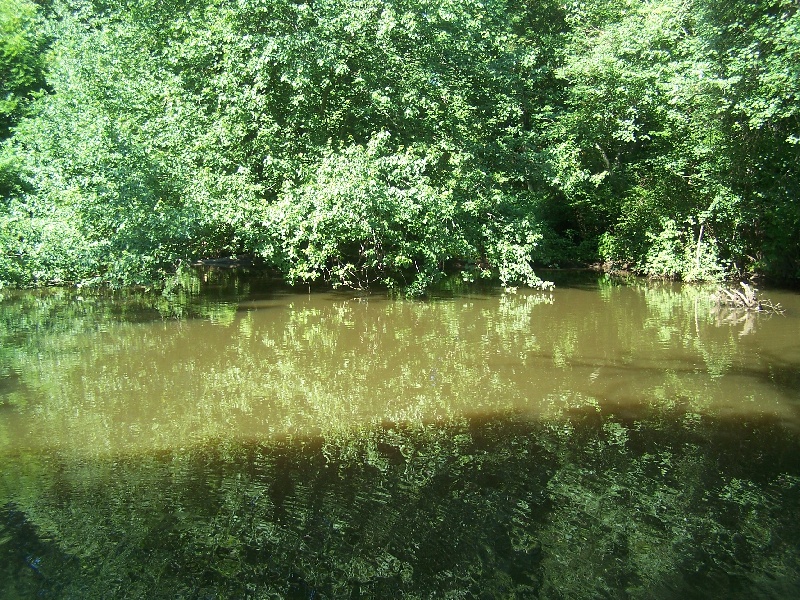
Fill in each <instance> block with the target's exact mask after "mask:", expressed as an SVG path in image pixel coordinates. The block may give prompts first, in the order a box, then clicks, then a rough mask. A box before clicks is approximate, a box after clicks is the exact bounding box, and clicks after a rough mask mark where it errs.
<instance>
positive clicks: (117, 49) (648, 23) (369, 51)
mask: <svg viewBox="0 0 800 600" xmlns="http://www.w3.org/2000/svg"><path fill="white" fill-rule="evenodd" d="M797 9H798V4H797V2H796V1H795V0H775V1H772V2H764V3H746V2H743V1H740V0H736V1H735V2H733V3H728V4H726V5H725V6H724V7H723V6H720V5H718V3H713V2H708V1H706V0H651V1H647V2H644V1H634V0H615V1H614V2H596V1H587V2H580V3H577V2H575V3H567V4H566V5H565V4H563V3H559V2H554V1H551V0H546V1H545V2H537V3H531V2H523V1H519V0H486V1H484V2H473V1H470V2H463V1H460V0H459V1H458V2H456V1H454V0H453V1H451V0H445V1H441V0H439V1H437V2H431V1H429V0H392V1H389V0H316V1H313V2H308V3H299V2H293V1H290V0H237V1H236V2H233V1H231V0H169V1H167V2H162V1H159V2H155V1H153V0H145V1H141V0H138V1H136V2H133V1H129V0H94V1H93V0H52V2H47V3H34V2H32V1H31V0H0V30H2V32H3V36H2V41H0V73H1V74H2V78H0V94H2V96H1V97H0V138H3V139H4V141H3V142H2V144H3V145H2V150H0V194H1V195H2V203H0V281H2V282H3V284H6V285H18V286H20V285H21V286H27V285H47V284H62V283H74V282H81V283H101V284H111V285H129V284H136V283H150V282H153V281H156V280H158V279H160V278H162V277H163V276H164V275H165V274H167V273H170V272H173V271H175V270H176V269H178V268H179V267H180V265H184V264H189V263H192V262H194V261H196V260H198V259H202V258H213V257H220V256H226V255H244V254H246V255H251V256H254V257H256V258H258V259H260V260H262V261H263V262H264V263H265V264H266V265H267V266H269V267H271V268H273V269H275V270H277V271H279V272H280V273H282V274H283V276H284V277H285V278H286V279H287V280H289V281H290V282H295V283H298V282H304V283H310V282H314V281H321V282H325V283H327V284H333V285H345V286H352V287H366V286H369V285H375V284H377V285H382V286H388V287H391V288H400V289H403V290H405V291H407V292H409V293H421V292H424V290H426V289H427V288H428V287H429V286H430V285H432V284H434V283H436V282H437V281H439V280H440V279H441V278H442V277H444V276H445V275H446V274H450V273H456V274H458V273H460V274H461V275H462V276H463V278H464V279H466V280H473V279H475V278H479V277H497V278H499V279H500V280H501V282H502V283H503V284H505V285H514V284H517V283H520V284H527V285H545V284H546V282H542V280H541V279H539V277H537V275H536V273H535V270H534V269H535V267H537V266H555V265H565V264H580V263H586V262H589V261H594V260H603V261H607V262H608V263H609V264H612V265H616V266H625V267H627V268H629V269H632V270H634V271H637V272H640V273H644V274H648V275H653V276H664V277H673V278H682V279H684V280H705V279H719V278H724V277H730V276H747V275H752V274H755V273H760V274H761V273H763V274H767V275H772V276H776V277H787V278H796V277H798V276H800V235H798V233H800V208H798V206H797V203H796V202H795V200H796V198H797V186H798V177H797V175H798V165H800V160H799V159H800V155H799V154H800V146H799V145H800V119H799V116H800V115H799V113H798V110H800V109H798V108H797V107H798V102H797V99H798V91H799V90H800V72H799V70H798V66H797V65H799V64H800V60H799V59H800V16H799V15H798V11H797Z"/></svg>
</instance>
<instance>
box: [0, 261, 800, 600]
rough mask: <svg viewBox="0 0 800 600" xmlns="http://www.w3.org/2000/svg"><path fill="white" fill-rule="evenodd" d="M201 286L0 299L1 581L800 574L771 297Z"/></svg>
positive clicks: (794, 350) (704, 583)
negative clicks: (435, 295)
mask: <svg viewBox="0 0 800 600" xmlns="http://www.w3.org/2000/svg"><path fill="white" fill-rule="evenodd" d="M206 280H207V282H206V283H207V284H213V283H214V280H213V278H211V279H209V277H208V276H207V277H206ZM217 283H218V285H208V286H207V287H205V288H203V289H200V287H199V286H198V285H197V284H196V282H195V283H192V282H191V281H190V282H189V283H188V284H186V285H183V284H181V285H178V284H176V285H175V286H174V287H173V288H171V289H170V290H169V293H168V294H167V295H165V296H155V295H152V294H141V295H139V296H135V297H132V298H126V299H124V300H123V299H120V298H115V297H110V296H94V297H92V296H89V295H88V294H85V293H84V294H83V295H81V296H80V297H79V294H78V292H77V291H52V292H47V293H39V294H10V293H9V294H6V296H5V297H4V298H2V300H0V473H1V474H2V475H0V506H2V507H3V509H2V511H0V521H2V531H1V532H0V555H1V556H0V565H3V564H4V565H5V566H4V567H0V596H2V597H9V598H13V597H24V598H27V597H41V596H44V597H76V598H77V597H81V598H83V597H98V598H101V597H102V598H111V597H126V598H158V597H170V598H173V597H187V598H228V597H252V598H266V597H296V598H348V597H352V598H355V597H365V598H367V597H369V598H374V597H396V596H397V594H398V593H399V592H401V593H402V594H403V595H404V596H406V597H418V598H428V597H484V598H508V597H542V598H560V597H570V598H596V597H615V598H616V597H620V598H622V597H642V598H653V597H656V598H657V597H662V598H668V597H675V596H681V597H683V596H688V597H708V596H716V597H719V596H726V595H727V597H731V595H735V594H738V593H741V592H743V591H746V592H747V593H746V594H745V596H746V597H751V596H753V595H760V596H763V597H796V596H797V592H798V591H800V552H798V547H800V546H799V544H800V519H798V517H800V514H798V512H800V452H799V451H800V437H798V433H797V424H798V407H799V406H800V403H798V400H800V386H798V385H797V384H798V382H799V381H800V378H799V377H798V372H800V370H799V365H800V345H799V344H798V342H797V340H798V336H797V332H798V320H797V319H798V314H800V311H798V308H800V302H799V301H798V298H797V297H796V296H792V295H782V294H778V293H777V292H776V293H775V295H774V300H776V301H779V302H781V304H783V306H784V307H786V309H787V310H786V315H785V316H783V317H773V318H769V317H767V318H762V316H756V318H755V319H752V320H751V321H744V322H739V321H737V320H728V319H720V318H719V315H718V314H715V313H714V312H713V311H711V310H710V307H709V305H708V304H707V303H705V301H704V299H705V298H706V297H707V296H704V295H703V292H702V291H698V290H696V289H694V288H681V287H676V286H671V285H670V286H666V285H664V286H652V285H638V284H634V285H630V284H629V285H619V284H617V283H615V282H614V281H612V280H607V279H600V280H599V281H598V280H597V278H595V279H593V280H591V281H586V280H583V281H577V282H574V283H572V282H562V285H560V286H558V287H557V288H556V290H555V291H553V292H552V293H550V292H548V293H544V294H543V293H525V292H521V291H520V292H518V293H516V294H503V293H502V292H500V291H494V290H483V291H479V290H473V291H470V290H462V291H460V292H459V293H457V294H451V295H449V297H442V298H439V299H435V300H431V301H426V302H407V301H402V300H396V299H389V298H386V297H380V296H369V297H354V296H353V295H352V294H322V293H319V294H312V295H309V294H301V295H298V294H292V293H288V292H286V291H275V290H271V289H257V288H256V287H255V285H254V284H250V285H249V286H248V285H245V284H243V283H241V282H240V281H238V280H232V281H231V282H228V283H229V284H226V282H225V281H222V282H219V281H218V282H217Z"/></svg>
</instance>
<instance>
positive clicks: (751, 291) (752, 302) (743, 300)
mask: <svg viewBox="0 0 800 600" xmlns="http://www.w3.org/2000/svg"><path fill="white" fill-rule="evenodd" d="M739 285H740V286H741V288H742V289H741V290H738V289H736V288H735V287H721V288H719V289H718V290H717V291H716V292H715V293H714V294H712V295H711V299H712V301H714V302H715V303H716V305H717V308H729V309H734V310H737V309H738V310H745V311H755V312H770V313H778V314H783V308H781V305H780V304H776V303H773V302H772V301H771V300H769V299H765V298H761V297H760V296H759V295H758V290H757V289H756V288H754V287H753V286H751V285H749V284H747V283H745V282H744V281H741V282H739Z"/></svg>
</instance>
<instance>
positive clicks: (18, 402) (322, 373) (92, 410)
mask: <svg viewBox="0 0 800 600" xmlns="http://www.w3.org/2000/svg"><path fill="white" fill-rule="evenodd" d="M76 296H77V294H75V293H67V294H66V295H64V296H62V297H60V299H59V300H53V299H52V298H45V299H43V300H42V302H43V303H46V302H53V303H54V304H53V306H52V307H48V319H49V321H48V322H46V323H38V322H35V318H36V317H35V316H34V317H33V319H34V322H32V323H31V327H30V328H28V329H26V326H25V325H24V323H23V324H21V325H20V326H19V331H18V332H17V333H16V338H15V339H18V340H20V341H21V347H20V348H18V349H17V352H16V354H15V353H14V350H13V349H10V348H9V349H7V350H6V352H9V351H11V357H10V358H7V359H6V360H7V364H6V373H5V378H4V379H3V380H0V381H3V383H2V385H3V388H0V389H3V390H4V399H5V406H6V409H5V410H4V411H3V414H2V417H0V418H1V419H2V420H1V421H0V428H2V431H3V436H2V442H0V444H2V445H0V451H2V448H3V447H5V448H12V449H14V450H15V451H18V450H19V449H21V448H27V449H36V448H52V447H56V448H59V449H63V450H70V451H76V452H84V453H98V452H99V453H103V452H111V453H125V452H130V451H138V450H146V449H151V448H170V447H175V446H183V445H186V444H195V443H203V442H204V441H205V440H207V439H209V438H215V437H220V436H221V437H231V438H242V437H243V438H255V439H276V438H281V437H284V436H287V435H299V436H304V435H317V434H320V433H323V434H324V433H329V432H331V431H332V430H341V429H348V428H351V427H354V426H359V425H364V424H371V423H381V422H383V421H392V422H396V421H400V422H403V421H411V422H430V421H436V420H440V419H448V418H454V417H459V416H475V415H494V414H503V413H507V412H522V413H526V414H529V415H531V416H534V417H542V418H551V417H566V416H568V414H569V411H570V410H574V409H581V408H585V407H587V406H592V407H598V408H602V409H610V410H614V411H621V412H624V413H629V414H631V415H637V414H641V413H643V412H644V411H648V410H652V409H660V408H672V407H676V406H677V407H680V408H681V409H685V410H686V411H690V412H694V413H697V414H713V415H717V416H725V415H736V416H740V417H743V418H747V417H750V416H763V415H774V416H776V417H779V418H780V419H781V420H783V421H785V422H786V423H790V424H792V425H796V424H798V423H800V320H799V319H800V299H798V296H797V295H795V294H782V293H777V292H775V293H772V294H771V295H770V297H772V298H773V300H774V301H777V302H781V303H782V304H783V306H784V307H785V309H786V313H785V314H784V315H783V316H768V315H749V316H747V315H740V317H741V322H738V323H729V322H725V321H723V320H722V319H721V316H720V315H715V314H714V313H713V312H712V311H711V310H710V307H709V305H708V303H707V301H706V300H705V294H698V293H697V291H696V290H694V289H691V288H685V289H681V288H680V287H677V286H665V285H654V286H635V287H628V286H615V285H611V284H610V283H608V282H607V283H606V284H605V285H603V286H601V287H599V288H598V287H597V286H595V285H592V284H590V283H584V284H577V285H574V286H570V285H569V284H566V285H562V286H559V287H558V288H557V289H556V290H555V291H553V292H551V293H550V292H548V293H540V292H530V291H518V292H517V293H502V292H501V291H498V292H496V293H485V294H467V295H464V296H458V297H455V298H451V299H438V300H432V301H425V302H420V301H404V300H390V299H387V298H385V297H381V296H379V295H375V296H365V297H354V296H353V295H352V294H342V293H336V294H330V293H329V294H324V293H318V294H312V295H308V294H299V295H293V294H286V293H276V294H269V293H267V294H256V295H255V296H254V297H247V296H243V297H241V298H239V299H238V300H228V301H220V302H217V303H214V302H211V303H209V304H207V305H205V306H204V307H202V309H201V310H198V311H196V313H195V314H194V315H193V316H192V318H188V319H186V320H175V319H169V318H166V319H162V318H160V317H157V316H155V318H154V315H152V314H148V313H143V314H137V313H136V310H135V308H134V309H133V311H132V312H130V313H129V314H127V315H126V316H125V317H123V318H120V317H119V316H116V315H114V314H113V312H111V313H109V312H108V307H107V306H103V304H104V302H107V301H104V300H102V299H97V298H96V299H93V300H92V299H89V300H86V299H84V300H78V299H76ZM14 302H15V300H14V299H13V298H9V299H8V300H6V302H5V303H4V304H5V305H8V304H11V303H14ZM59 302H63V304H64V306H61V307H59V306H58V303H59ZM86 304H88V306H87V307H84V305H86ZM98 304H99V305H101V309H102V310H101V309H98V307H97V305H98ZM40 308H41V306H40ZM36 310H37V309H36V307H35V306H33V307H32V308H31V311H34V312H35V311H36ZM104 311H105V312H104ZM50 313H52V314H50ZM722 316H723V317H724V316H725V315H722ZM736 316H737V315H734V317H736ZM59 319H63V320H64V321H65V322H66V324H60V325H58V324H54V323H53V321H58V320H59ZM93 319H98V322H96V323H95V322H92V320H93ZM139 319H141V320H139ZM131 321H134V322H131ZM70 323H71V325H70ZM48 325H51V326H52V327H53V329H52V330H48ZM7 326H10V327H12V328H13V327H14V324H13V323H12V324H9V325H7ZM12 343H13V342H12Z"/></svg>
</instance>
